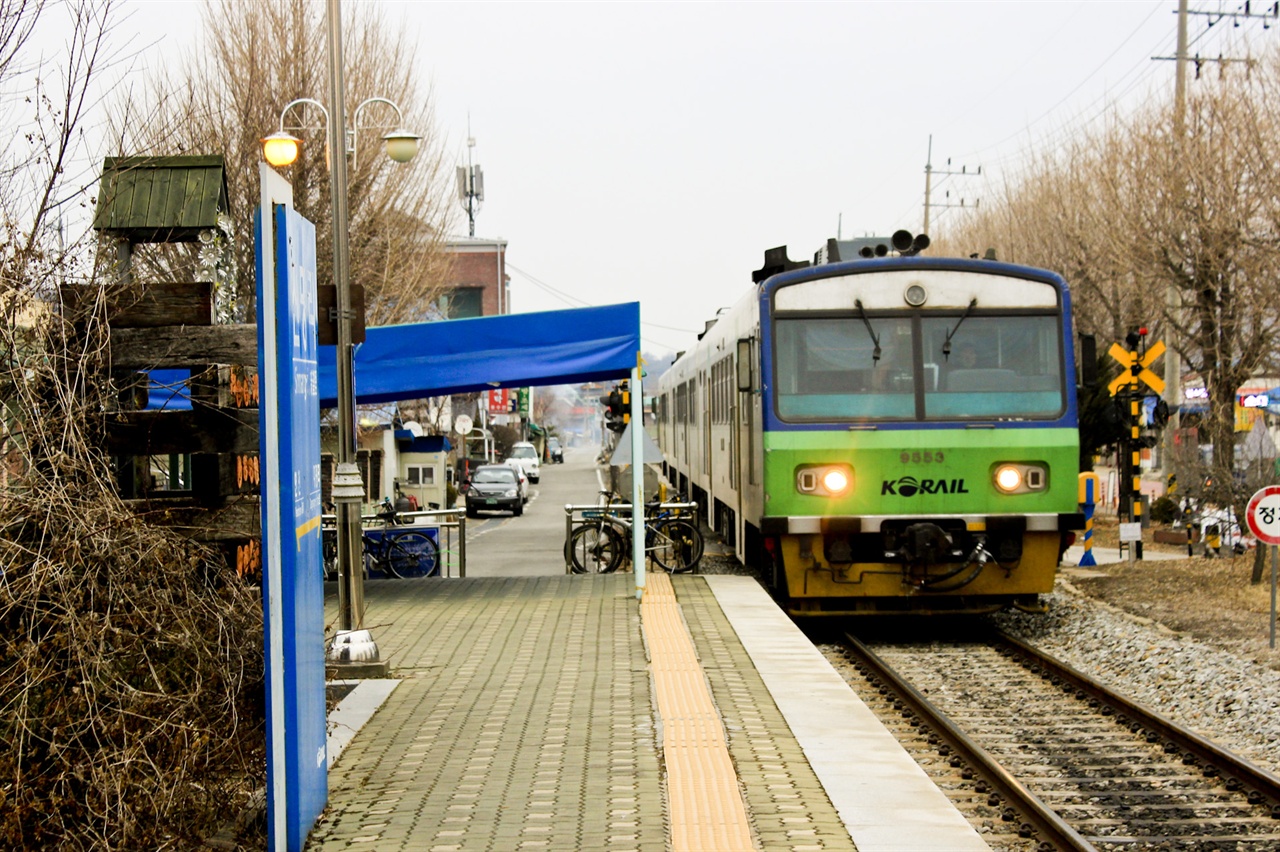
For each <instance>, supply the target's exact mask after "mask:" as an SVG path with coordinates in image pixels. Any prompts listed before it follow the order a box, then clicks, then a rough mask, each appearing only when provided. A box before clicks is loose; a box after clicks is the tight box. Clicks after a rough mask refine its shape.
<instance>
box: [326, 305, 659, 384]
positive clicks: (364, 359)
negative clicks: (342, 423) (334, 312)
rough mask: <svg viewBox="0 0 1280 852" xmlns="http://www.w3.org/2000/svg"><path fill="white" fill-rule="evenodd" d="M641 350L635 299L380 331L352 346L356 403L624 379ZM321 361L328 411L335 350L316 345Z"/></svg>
mask: <svg viewBox="0 0 1280 852" xmlns="http://www.w3.org/2000/svg"><path fill="white" fill-rule="evenodd" d="M639 351H640V303H639V302H627V303H625V304H620V305H604V306H602V307H596V308H574V309H571V310H564V311H543V312H540V313H531V314H506V315H503V316H496V317H478V318H475V319H460V320H446V321H441V322H429V323H416V324H413V325H388V326H380V327H375V328H370V329H369V330H368V332H367V337H366V340H365V342H364V343H362V344H360V346H358V347H357V348H356V353H355V390H356V402H357V403H360V404H365V403H377V402H395V401H397V400H402V399H420V398H422V397H429V396H444V395H446V394H451V393H467V392H469V391H478V390H488V389H489V388H493V387H523V386H527V385H564V384H573V383H575V382H585V381H593V380H607V379H622V378H626V377H627V376H629V375H630V373H631V368H632V367H634V366H635V364H636V353H637V352H639ZM319 361H320V405H321V407H324V408H332V407H333V406H335V405H337V400H338V381H337V374H336V361H337V359H336V355H335V352H334V348H333V347H332V346H322V347H320V356H319Z"/></svg>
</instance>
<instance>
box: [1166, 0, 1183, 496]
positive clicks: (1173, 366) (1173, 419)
mask: <svg viewBox="0 0 1280 852" xmlns="http://www.w3.org/2000/svg"><path fill="white" fill-rule="evenodd" d="M1173 81H1174V82H1173V161H1174V163H1181V162H1182V158H1183V145H1182V140H1183V138H1184V136H1185V135H1186V123H1187V102H1186V101H1187V0H1178V50H1177V53H1176V55H1175V57H1174V74H1173ZM1180 301H1181V298H1180V294H1179V293H1178V287H1177V285H1176V284H1175V283H1174V282H1172V281H1170V282H1169V285H1168V287H1167V289H1166V290H1165V309H1166V311H1167V313H1168V316H1169V320H1170V321H1169V328H1168V330H1166V331H1165V334H1164V336H1165V337H1166V338H1167V339H1168V341H1169V348H1168V350H1167V351H1166V352H1165V353H1164V401H1165V403H1166V404H1168V406H1169V426H1168V428H1167V429H1165V430H1164V435H1163V438H1164V440H1163V441H1162V442H1161V445H1160V469H1161V470H1162V471H1163V472H1165V473H1168V472H1171V471H1172V470H1173V448H1174V446H1175V445H1176V442H1177V437H1178V429H1179V427H1180V426H1181V425H1182V417H1181V415H1180V414H1179V410H1180V409H1181V407H1182V358H1181V356H1180V355H1179V354H1178V347H1177V346H1176V345H1175V344H1176V341H1175V340H1174V337H1173V326H1174V324H1175V323H1177V322H1178V320H1179V319H1180V318H1181V313H1182V312H1181V310H1180V309H1179V308H1180V305H1179V302H1180ZM1175 487H1176V486H1175ZM1169 496H1172V495H1169Z"/></svg>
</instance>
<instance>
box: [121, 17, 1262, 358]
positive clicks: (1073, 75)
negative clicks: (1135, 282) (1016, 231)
mask: <svg viewBox="0 0 1280 852" xmlns="http://www.w3.org/2000/svg"><path fill="white" fill-rule="evenodd" d="M368 1H369V2H372V0H368ZM380 1H381V2H386V3H387V5H388V6H389V7H390V8H391V11H392V13H393V14H394V15H398V16H400V17H401V19H402V20H403V21H404V25H405V28H406V31H407V32H408V33H409V34H410V35H416V37H417V39H418V71H419V72H420V74H421V75H422V78H423V82H425V83H428V84H429V85H430V86H431V87H432V89H433V91H434V97H435V105H436V116H435V118H436V122H437V130H438V131H439V132H440V133H442V134H443V136H444V137H445V139H446V140H447V143H446V144H447V145H448V150H449V152H450V154H451V156H453V157H454V158H455V159H456V160H457V162H458V163H465V162H466V157H467V146H466V139H467V134H468V130H467V128H468V119H469V121H470V134H471V136H472V137H474V139H475V142H476V144H475V147H474V149H472V155H473V157H474V160H475V162H476V163H478V164H479V165H480V166H481V167H482V168H483V170H484V176H485V194H486V197H485V201H484V205H483V208H482V209H481V211H480V213H479V216H478V218H477V226H476V235H477V236H478V237H501V238H504V239H506V240H507V241H508V242H509V249H508V263H509V266H508V271H509V273H510V275H511V278H512V283H511V292H512V299H511V302H512V308H513V310H514V311H516V312H525V311H539V310H554V309H557V308H563V307H576V306H581V305H587V304H593V305H594V304H607V303H613V302H627V301H639V302H640V303H641V319H642V322H643V323H644V325H643V327H642V334H643V337H644V341H645V348H646V349H648V350H651V351H670V350H677V349H685V348H688V347H689V346H690V345H691V344H692V342H693V341H694V339H695V335H696V332H697V331H699V330H700V329H701V328H702V327H703V324H704V321H705V320H706V319H708V318H710V317H711V316H713V315H714V314H715V312H716V310H717V309H719V308H721V307H725V306H728V305H730V304H732V303H733V302H735V301H736V300H737V299H738V298H740V297H741V296H742V294H743V293H745V292H746V290H747V288H748V287H749V286H750V282H751V278H750V274H751V271H752V270H753V269H756V268H758V267H759V266H760V265H761V261H762V258H763V252H764V250H765V249H766V248H769V247H772V246H777V245H784V244H785V245H787V246H788V247H789V249H790V255H791V257H792V258H803V257H806V256H811V255H812V253H813V251H814V250H815V249H817V248H818V247H819V246H820V245H822V244H823V243H825V241H826V240H827V238H828V237H834V236H836V235H837V228H839V229H840V230H841V232H842V235H843V236H844V237H846V238H848V237H850V236H856V235H862V234H867V233H875V234H882V235H883V234H888V233H891V232H892V231H893V230H895V229H898V228H906V229H908V230H911V231H912V232H917V231H919V230H920V228H921V226H922V215H923V200H924V166H925V161H926V156H927V153H928V146H929V137H930V134H932V135H933V164H934V168H935V170H936V171H944V170H946V169H947V161H948V158H950V159H951V162H952V167H953V168H954V169H958V168H959V166H961V165H964V166H966V167H967V168H968V169H969V170H970V171H972V170H974V169H975V168H976V167H978V166H982V168H983V178H972V177H965V178H949V179H944V178H942V177H941V176H938V177H937V178H935V181H934V195H933V201H934V203H935V204H942V203H946V202H950V203H957V202H958V201H959V199H960V198H961V197H963V198H964V199H965V200H966V202H967V203H972V202H973V201H975V200H979V199H982V198H983V197H984V193H989V191H990V190H989V188H988V183H987V181H989V180H996V181H998V180H1001V179H1004V178H1007V177H1009V176H1010V175H1011V173H1012V172H1013V170H1014V168H1015V167H1016V166H1017V163H1018V161H1019V159H1020V157H1021V156H1022V155H1023V154H1024V153H1025V152H1026V151H1027V150H1028V149H1029V148H1030V147H1032V146H1036V147H1040V146H1044V145H1047V144H1050V143H1051V141H1052V140H1053V139H1054V138H1061V137H1062V136H1063V135H1065V134H1067V133H1070V132H1073V131H1074V130H1076V129H1078V128H1080V127H1082V126H1084V125H1085V124H1086V123H1088V122H1097V121H1099V120H1100V119H1101V118H1102V117H1104V116H1105V115H1106V114H1107V112H1108V110H1109V109H1117V108H1119V109H1131V108H1132V107H1133V105H1135V104H1138V103H1141V102H1142V101H1143V100H1144V99H1147V98H1149V97H1152V96H1153V95H1154V96H1164V95H1166V94H1167V93H1168V92H1171V90H1172V86H1173V72H1174V68H1173V63H1172V62H1160V61H1153V60H1152V57H1153V56H1170V55H1172V53H1173V51H1174V47H1175V33H1176V15H1175V11H1176V7H1177V4H1176V2H1174V0H1159V2H1152V0H1133V2H1105V3H1104V2H1011V1H1010V2H948V3H934V2H902V1H901V0H899V2H884V3H879V2H861V3H835V2H828V3H803V2H779V3H774V2H756V3H731V2H723V3H693V2H681V3H617V2H597V3H588V2H579V3H538V2H518V3H496V2H495V3H483V2H459V3H453V2H436V3H426V2H409V0H380ZM128 2H129V5H130V6H131V7H142V8H143V9H144V10H145V9H148V8H149V9H150V10H151V11H154V10H155V8H156V6H155V5H154V3H155V0H128ZM187 2H191V0H187ZM347 2H351V0H347ZM175 5H176V4H174V3H172V2H169V3H166V4H165V7H166V8H168V9H172V8H173V7H174V6H175ZM1257 5H1261V4H1257ZM1192 8H1204V9H1210V8H1212V9H1218V8H1225V9H1231V8H1234V4H1231V3H1227V4H1225V5H1222V6H1220V5H1219V4H1218V3H1217V2H1216V0H1215V2H1206V3H1202V4H1200V5H1199V6H1198V7H1197V5H1196V4H1195V3H1193V4H1192ZM135 17H136V16H135ZM143 17H144V18H146V17H155V16H154V15H144V16H143ZM165 19H166V21H167V22H168V26H169V27H170V32H171V34H173V35H175V36H177V38H175V39H166V40H165V41H162V42H161V44H160V45H159V47H158V49H165V48H166V43H168V49H172V48H173V43H174V42H180V41H181V40H182V38H181V36H182V34H181V33H180V32H179V31H178V30H177V29H175V27H176V26H177V25H176V24H175V23H174V22H175V21H176V20H178V19H189V20H190V21H191V23H190V24H189V25H188V26H190V27H191V28H192V29H193V30H194V28H195V26H197V23H196V22H197V21H198V15H197V14H195V10H194V9H192V13H191V14H190V15H182V16H174V15H170V14H166V16H165ZM1205 22H1206V19H1205V18H1193V19H1192V23H1191V28H1190V32H1191V37H1192V39H1193V42H1194V48H1193V50H1199V51H1200V52H1202V53H1203V54H1204V55H1214V56H1216V55H1217V53H1218V51H1219V50H1220V49H1222V45H1223V44H1224V42H1223V41H1222V39H1223V37H1224V36H1231V35H1234V36H1235V37H1237V38H1238V37H1239V36H1240V35H1241V34H1243V33H1245V32H1246V31H1247V37H1248V38H1249V39H1250V40H1251V43H1252V45H1253V49H1254V51H1255V52H1257V51H1258V50H1260V49H1261V48H1262V47H1263V46H1264V45H1266V44H1268V43H1269V42H1270V41H1271V39H1272V36H1273V33H1274V30H1271V31H1264V30H1263V28H1262V26H1261V24H1259V23H1255V24H1253V25H1252V26H1251V27H1247V28H1241V29H1240V30H1236V31H1235V33H1234V34H1233V33H1231V32H1230V30H1231V27H1230V24H1229V23H1227V22H1222V23H1219V24H1218V25H1217V27H1215V28H1213V29H1207V28H1206V26H1205ZM1277 29H1280V27H1278V28H1277ZM1232 49H1235V50H1239V49H1241V48H1236V47H1233V48H1232ZM1213 73H1216V71H1215V72H1213ZM1117 105H1118V106H1117ZM948 191H950V193H951V194H950V197H948V196H946V195H945V193H946V192H948ZM458 213H459V215H458V218H457V219H456V225H457V227H456V229H455V230H456V231H457V232H458V233H460V234H465V232H466V217H465V215H463V213H462V210H461V208H460V207H459V208H458ZM962 215H965V213H964V212H963V211H961V210H959V209H938V210H936V211H935V213H934V217H933V226H932V227H931V230H933V231H935V232H937V231H938V230H939V228H940V227H945V225H946V223H947V222H948V221H949V220H952V219H953V218H954V217H956V216H962ZM939 220H941V221H939Z"/></svg>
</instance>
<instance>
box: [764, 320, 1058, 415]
mask: <svg viewBox="0 0 1280 852" xmlns="http://www.w3.org/2000/svg"><path fill="white" fill-rule="evenodd" d="M960 320H961V317H960V315H958V314H957V315H946V314H943V315H929V314H917V315H914V316H902V315H899V316H892V315H878V316H877V315H874V314H869V315H867V316H865V317H863V316H853V317H839V318H833V317H803V318H779V319H778V320H777V321H776V325H775V332H776V338H775V350H774V351H775V384H774V388H775V390H776V392H777V411H778V415H779V416H780V417H782V418H783V419H784V420H791V421H830V420H898V421H920V420H1021V419H1044V418H1054V417H1058V416H1060V415H1061V414H1062V413H1063V412H1064V410H1065V408H1066V393H1065V388H1064V383H1063V369H1062V359H1063V356H1062V331H1061V320H1060V318H1059V317H1058V316H1057V315H1056V314H1054V315H1049V314H1043V315H1039V314H1017V315H1010V316H993V315H981V316H968V317H964V318H963V321H960ZM948 335H950V347H949V350H950V351H949V352H944V346H945V344H946V343H947V342H948ZM877 342H878V345H879V349H880V352H879V358H878V359H877V358H876V357H875V356H876V347H877Z"/></svg>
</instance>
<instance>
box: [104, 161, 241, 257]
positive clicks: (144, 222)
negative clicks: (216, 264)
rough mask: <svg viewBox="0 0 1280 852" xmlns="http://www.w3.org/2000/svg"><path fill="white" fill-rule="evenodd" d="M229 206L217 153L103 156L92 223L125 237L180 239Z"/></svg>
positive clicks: (212, 223)
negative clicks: (174, 155) (96, 203)
mask: <svg viewBox="0 0 1280 852" xmlns="http://www.w3.org/2000/svg"><path fill="white" fill-rule="evenodd" d="M228 210H229V207H228V204H227V178H226V165H225V163H224V161H223V159H222V157H221V156H217V155H197V156H185V157H107V158H106V159H105V160H104V161H103V165H102V184H101V188H100V190H99V192H98V208H97V210H96V212H95V213H94V217H93V227H94V230H97V231H99V232H101V233H103V234H106V235H108V236H112V237H116V238H118V239H123V240H125V241H127V242H130V243H183V242H191V241H193V240H196V239H198V238H199V236H200V233H201V232H202V231H208V230H210V229H213V228H217V227H218V215H219V214H225V213H227V212H228Z"/></svg>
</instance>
